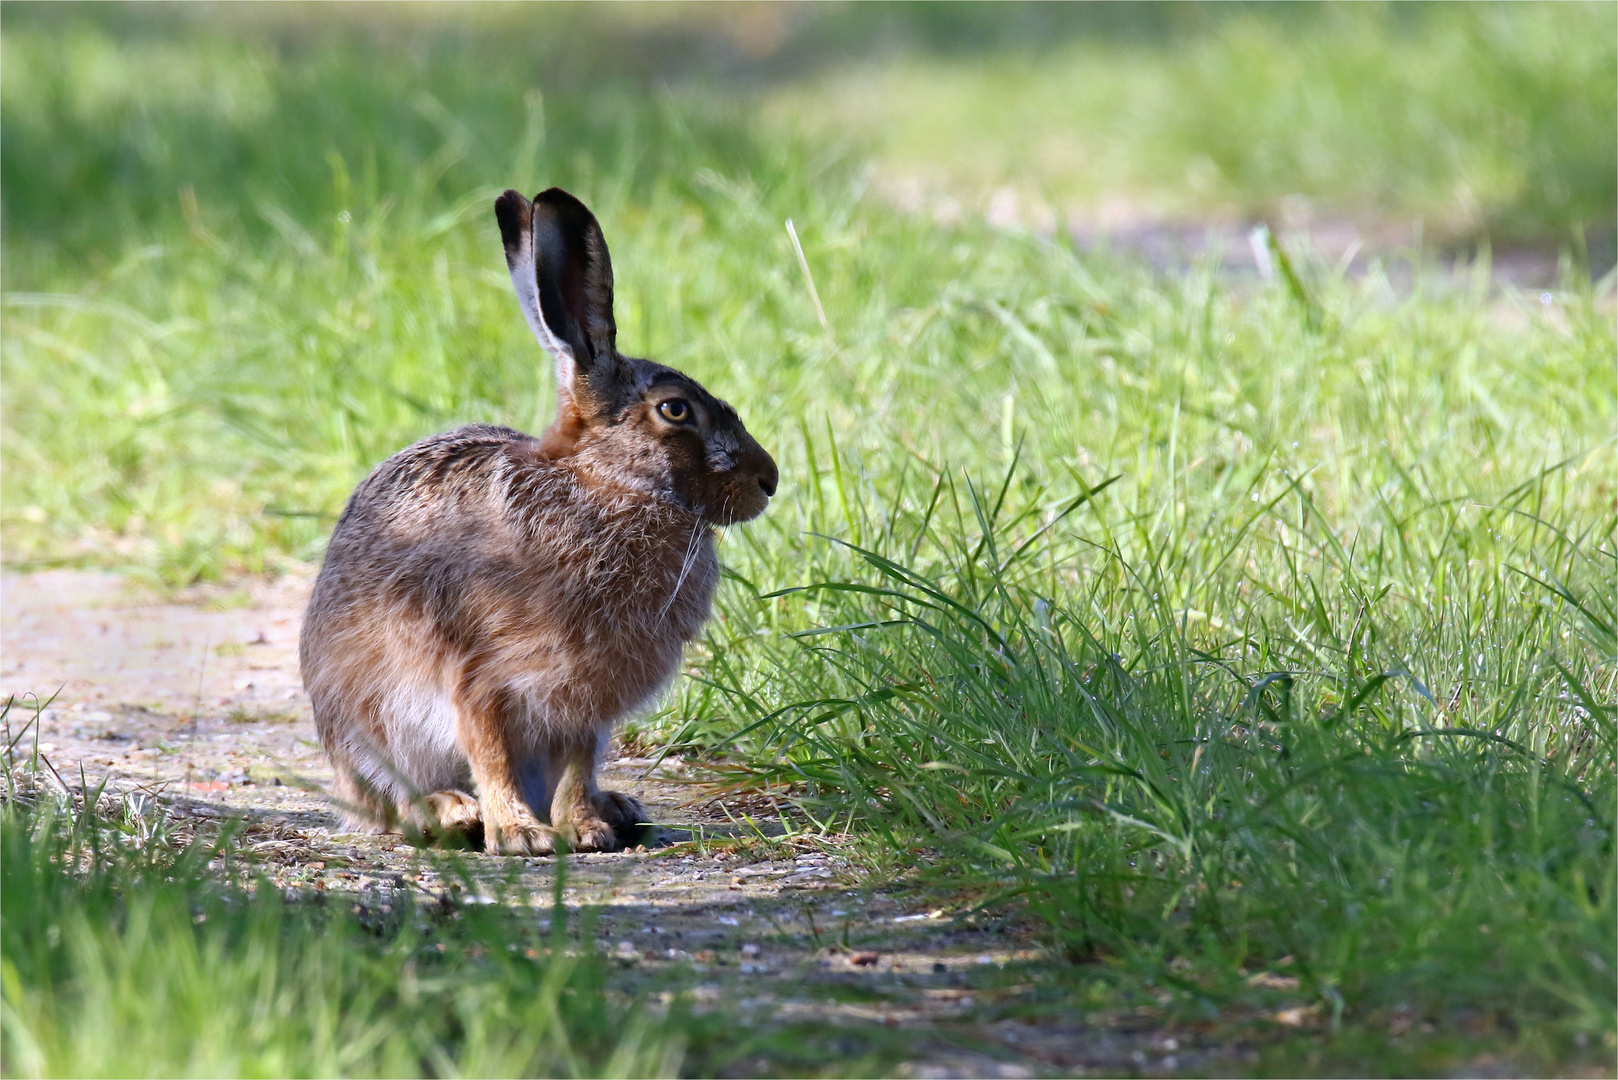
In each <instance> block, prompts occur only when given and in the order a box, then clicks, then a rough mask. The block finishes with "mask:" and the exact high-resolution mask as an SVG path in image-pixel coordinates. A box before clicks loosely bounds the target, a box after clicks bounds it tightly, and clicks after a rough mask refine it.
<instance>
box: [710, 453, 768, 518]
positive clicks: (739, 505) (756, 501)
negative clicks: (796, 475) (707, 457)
mask: <svg viewBox="0 0 1618 1080" xmlns="http://www.w3.org/2000/svg"><path fill="white" fill-rule="evenodd" d="M743 438H744V440H745V441H744V442H743V445H742V447H741V452H740V453H738V454H737V455H736V459H737V460H736V467H735V468H733V469H731V470H730V472H729V474H728V475H726V476H725V478H724V496H723V497H722V498H721V499H720V500H719V505H720V513H719V514H717V515H715V516H714V519H713V520H714V523H715V524H716V525H734V524H736V523H737V522H740V521H751V520H752V519H753V518H756V517H758V516H759V515H760V514H762V513H763V512H764V508H765V507H767V506H769V505H770V498H771V496H773V495H774V494H775V488H776V485H777V484H778V483H779V482H780V479H781V474H780V472H779V470H777V469H776V467H775V459H774V458H772V457H770V455H769V454H767V453H766V452H765V450H764V448H763V447H762V446H760V445H759V444H758V442H757V441H756V440H755V439H754V438H753V437H752V436H751V435H744V436H743Z"/></svg>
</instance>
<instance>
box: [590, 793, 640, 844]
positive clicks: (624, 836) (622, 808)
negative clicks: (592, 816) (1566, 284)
mask: <svg viewBox="0 0 1618 1080" xmlns="http://www.w3.org/2000/svg"><path fill="white" fill-rule="evenodd" d="M593 801H594V803H595V809H596V813H597V814H599V815H601V820H603V821H605V822H606V823H607V824H609V825H611V826H612V831H613V832H614V833H616V834H617V836H618V839H619V840H620V841H621V842H622V843H623V845H624V846H625V847H629V846H630V845H632V844H637V843H639V842H640V841H641V839H642V838H643V837H644V836H645V834H646V833H647V832H648V831H649V830H650V828H651V820H652V819H651V815H649V814H648V813H647V812H646V807H645V805H644V804H643V803H642V802H641V801H640V800H639V799H637V798H635V796H633V795H627V794H625V793H624V792H622V791H598V792H596V793H595V798H594V800H593Z"/></svg>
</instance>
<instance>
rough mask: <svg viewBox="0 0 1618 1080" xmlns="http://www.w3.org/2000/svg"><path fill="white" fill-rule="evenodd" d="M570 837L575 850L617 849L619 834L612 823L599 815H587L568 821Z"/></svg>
mask: <svg viewBox="0 0 1618 1080" xmlns="http://www.w3.org/2000/svg"><path fill="white" fill-rule="evenodd" d="M567 833H568V838H569V839H570V840H571V841H572V844H573V850H574V851H617V850H618V834H617V833H615V832H614V831H613V828H612V826H611V825H609V824H607V823H606V822H605V821H603V820H602V819H600V818H598V817H587V818H582V819H579V820H576V821H572V822H569V823H568V828H567Z"/></svg>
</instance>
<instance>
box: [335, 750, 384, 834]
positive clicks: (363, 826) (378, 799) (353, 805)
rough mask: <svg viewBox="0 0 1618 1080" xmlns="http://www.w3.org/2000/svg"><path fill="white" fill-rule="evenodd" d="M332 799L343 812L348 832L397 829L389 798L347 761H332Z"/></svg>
mask: <svg viewBox="0 0 1618 1080" xmlns="http://www.w3.org/2000/svg"><path fill="white" fill-rule="evenodd" d="M332 772H333V774H334V775H333V777H332V784H331V800H332V803H333V804H335V805H336V807H337V809H338V810H339V811H341V813H342V815H343V826H344V828H346V829H347V830H348V831H349V832H372V833H385V832H391V831H393V830H394V829H395V828H396V822H397V821H398V817H397V815H395V814H394V812H393V806H392V805H391V803H390V800H388V799H387V798H385V797H384V796H383V795H382V793H381V792H379V791H377V790H376V788H374V787H372V786H371V785H370V784H369V783H367V782H366V781H365V778H364V777H363V776H361V775H360V774H359V773H358V772H356V771H355V770H354V769H353V768H351V767H350V766H349V765H348V764H347V763H346V762H340V761H337V760H336V758H335V755H334V756H333V761H332Z"/></svg>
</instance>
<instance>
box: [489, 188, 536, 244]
mask: <svg viewBox="0 0 1618 1080" xmlns="http://www.w3.org/2000/svg"><path fill="white" fill-rule="evenodd" d="M532 213H533V208H532V207H531V206H530V205H529V202H528V200H527V199H525V198H523V197H522V193H521V192H517V191H512V190H509V189H508V190H507V191H506V192H505V194H503V195H501V196H500V197H499V198H498V199H496V200H494V219H495V220H496V221H498V222H499V223H500V239H501V240H502V241H503V242H504V243H505V245H506V246H507V247H511V246H512V245H513V244H515V243H517V242H518V241H520V240H521V239H522V234H523V233H524V232H526V231H527V229H528V223H529V220H530V215H531V214H532Z"/></svg>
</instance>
